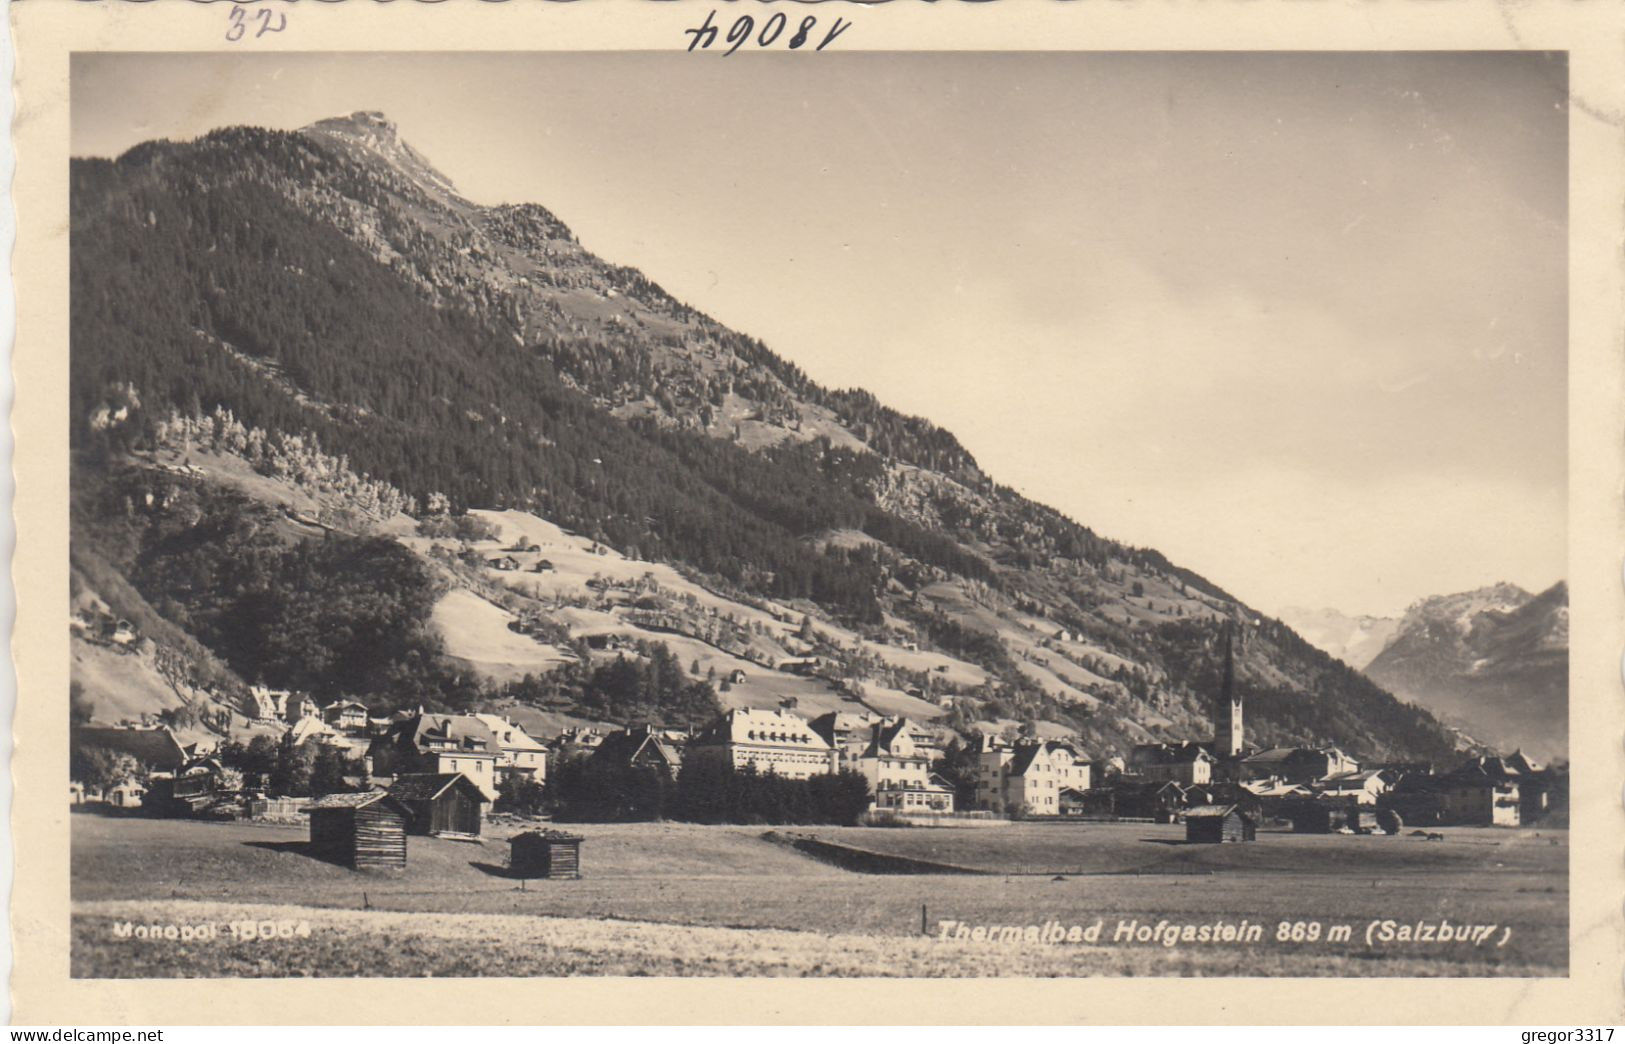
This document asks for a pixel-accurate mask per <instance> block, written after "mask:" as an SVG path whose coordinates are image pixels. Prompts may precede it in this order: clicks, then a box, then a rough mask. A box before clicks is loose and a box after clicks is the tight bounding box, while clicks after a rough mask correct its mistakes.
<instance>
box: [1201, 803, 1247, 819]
mask: <svg viewBox="0 0 1625 1044" xmlns="http://www.w3.org/2000/svg"><path fill="white" fill-rule="evenodd" d="M1232 812H1234V813H1235V814H1236V815H1238V816H1241V817H1242V818H1244V819H1251V818H1252V817H1251V816H1250V815H1248V814H1247V810H1246V809H1244V808H1242V807H1241V806H1240V805H1203V806H1199V807H1197V808H1193V809H1191V810H1190V811H1188V812H1186V813H1185V818H1186V819H1222V818H1224V817H1225V816H1228V815H1229V814H1230V813H1232Z"/></svg>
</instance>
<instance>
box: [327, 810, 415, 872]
mask: <svg viewBox="0 0 1625 1044" xmlns="http://www.w3.org/2000/svg"><path fill="white" fill-rule="evenodd" d="M305 812H306V814H308V815H309V816H310V847H311V848H312V849H313V850H314V851H315V852H316V854H318V855H320V856H321V857H322V858H324V859H330V860H332V861H333V862H335V863H339V864H342V865H344V866H348V867H351V868H352V869H355V870H380V869H381V870H404V869H405V868H406V822H407V820H408V819H409V818H410V817H411V813H410V812H409V811H408V810H407V807H406V806H405V805H403V804H401V803H400V802H399V801H397V800H395V799H394V798H392V797H390V796H389V794H388V793H386V792H385V791H382V790H374V791H369V792H368V793H365V794H328V795H326V796H324V797H319V798H317V799H316V800H314V801H312V802H311V803H310V804H309V805H307V806H306V807H305Z"/></svg>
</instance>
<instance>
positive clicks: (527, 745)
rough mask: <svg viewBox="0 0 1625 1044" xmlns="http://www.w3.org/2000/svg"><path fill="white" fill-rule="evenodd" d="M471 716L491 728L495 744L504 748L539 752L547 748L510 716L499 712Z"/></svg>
mask: <svg viewBox="0 0 1625 1044" xmlns="http://www.w3.org/2000/svg"><path fill="white" fill-rule="evenodd" d="M471 717H474V718H476V719H478V720H479V721H481V722H482V723H484V725H485V727H486V728H488V729H490V730H491V735H493V736H495V737H496V740H497V744H498V745H499V746H501V747H502V749H504V750H527V751H536V752H541V751H545V750H546V749H547V748H546V747H545V746H543V745H542V743H541V742H540V741H539V740H537V739H535V738H534V737H532V736H531V734H530V733H528V732H526V731H525V727H524V726H523V725H521V724H519V723H518V722H517V721H514V720H512V719H510V718H505V717H503V716H502V715H500V714H475V715H471Z"/></svg>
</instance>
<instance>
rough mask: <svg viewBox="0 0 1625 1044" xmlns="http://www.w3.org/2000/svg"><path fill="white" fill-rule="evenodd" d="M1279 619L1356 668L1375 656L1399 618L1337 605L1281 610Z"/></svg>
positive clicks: (1383, 645)
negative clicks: (1351, 612) (1346, 609)
mask: <svg viewBox="0 0 1625 1044" xmlns="http://www.w3.org/2000/svg"><path fill="white" fill-rule="evenodd" d="M1281 621H1282V622H1283V623H1285V624H1286V625H1287V626H1288V627H1291V628H1292V629H1293V630H1294V631H1297V632H1298V633H1299V634H1301V635H1303V637H1304V640H1305V641H1307V642H1308V643H1309V644H1310V645H1313V646H1314V647H1315V648H1317V649H1322V650H1324V651H1326V652H1328V653H1330V654H1331V655H1333V656H1335V657H1337V658H1338V659H1339V660H1342V661H1343V662H1344V663H1346V664H1348V665H1349V666H1350V667H1353V668H1355V669H1356V670H1363V669H1364V668H1365V666H1366V664H1368V663H1370V662H1371V661H1372V660H1374V659H1376V658H1377V654H1378V653H1380V652H1382V650H1383V649H1385V648H1387V646H1388V643H1389V642H1390V641H1392V640H1393V637H1394V635H1395V634H1396V633H1397V632H1398V631H1399V620H1398V619H1396V618H1394V617H1387V616H1349V615H1347V614H1345V613H1342V612H1339V611H1338V610H1336V609H1302V608H1298V607H1296V606H1290V607H1288V608H1286V609H1283V610H1281Z"/></svg>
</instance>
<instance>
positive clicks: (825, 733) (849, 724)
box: [807, 711, 879, 746]
mask: <svg viewBox="0 0 1625 1044" xmlns="http://www.w3.org/2000/svg"><path fill="white" fill-rule="evenodd" d="M877 720H879V716H878V715H876V714H874V713H871V712H868V711H864V712H861V713H859V712H854V711H829V712H827V713H824V714H820V715H819V716H818V717H816V718H813V719H812V720H811V721H809V722H808V723H807V727H808V728H810V729H812V730H813V731H814V732H816V733H818V734H819V735H820V736H822V737H824V741H825V742H826V743H828V744H830V745H831V746H834V745H835V744H836V743H837V742H839V741H840V740H841V739H842V738H845V737H848V736H851V737H857V736H858V735H859V734H860V733H862V732H864V731H865V730H867V729H869V728H870V727H871V726H873V725H874V723H875V722H876V721H877Z"/></svg>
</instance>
